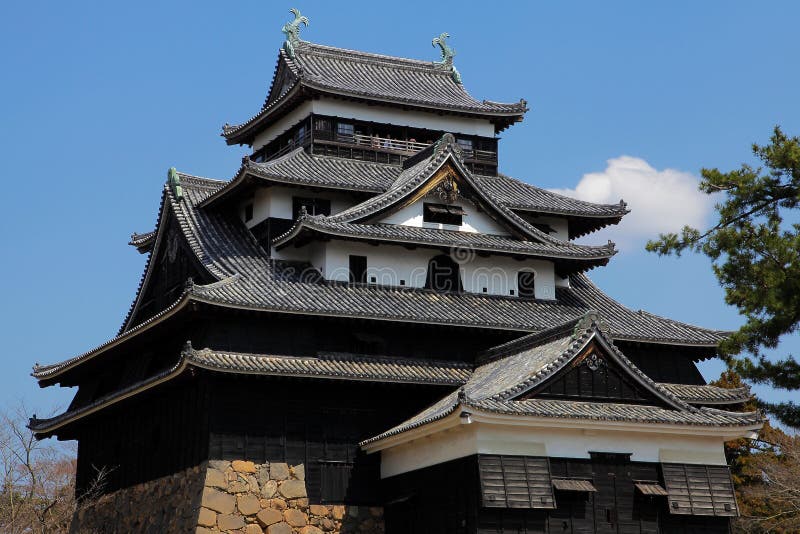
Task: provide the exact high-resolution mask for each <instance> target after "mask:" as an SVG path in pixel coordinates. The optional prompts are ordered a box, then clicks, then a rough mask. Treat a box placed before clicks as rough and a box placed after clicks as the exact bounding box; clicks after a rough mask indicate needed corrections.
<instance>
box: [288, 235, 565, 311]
mask: <svg viewBox="0 0 800 534" xmlns="http://www.w3.org/2000/svg"><path fill="white" fill-rule="evenodd" d="M318 246H319V247H320V248H321V249H323V250H321V251H317V252H314V253H313V254H316V255H317V259H314V260H311V259H310V258H311V256H309V254H311V252H310V251H309V252H306V256H305V258H307V259H309V260H308V261H312V263H313V264H314V265H315V266H319V269H320V272H321V273H322V275H323V276H324V277H325V278H326V279H327V280H337V281H342V282H346V281H348V280H349V273H350V259H349V255H350V254H355V255H360V256H366V257H367V282H370V283H372V278H373V277H374V278H375V283H376V284H379V285H388V286H400V281H401V280H402V281H405V284H404V286H405V287H416V288H422V287H424V286H425V279H426V276H427V272H428V262H429V261H430V259H431V258H433V257H434V256H436V255H438V254H439V252H438V251H436V250H431V249H423V248H418V249H415V250H409V249H407V248H405V247H402V246H395V245H377V246H376V245H369V244H366V243H354V242H349V241H338V240H333V241H329V242H327V243H319V244H318ZM309 247H310V246H307V247H303V248H301V249H299V250H298V249H292V248H291V247H287V248H285V249H283V250H282V251H279V252H278V253H277V254H276V255H275V256H276V257H281V258H286V259H289V256H287V255H291V259H299V257H298V254H301V253H302V251H303V250H304V249H308V248H309ZM462 253H463V255H462ZM453 255H454V258H455V259H457V261H459V262H460V264H461V280H462V283H463V284H464V290H465V291H468V292H470V293H478V294H488V295H502V296H508V295H510V291H511V290H512V289H513V290H514V294H515V295H518V294H519V292H518V290H517V273H518V272H519V271H520V270H533V271H535V272H536V298H540V299H554V298H555V275H554V272H553V264H552V262H549V261H545V260H523V261H517V260H514V259H511V258H507V257H504V256H489V257H486V258H484V257H478V256H475V255H474V254H472V253H471V251H465V250H458V251H454V253H453ZM323 257H324V258H323ZM484 287H485V288H486V292H485V293H484V291H483V288H484Z"/></svg>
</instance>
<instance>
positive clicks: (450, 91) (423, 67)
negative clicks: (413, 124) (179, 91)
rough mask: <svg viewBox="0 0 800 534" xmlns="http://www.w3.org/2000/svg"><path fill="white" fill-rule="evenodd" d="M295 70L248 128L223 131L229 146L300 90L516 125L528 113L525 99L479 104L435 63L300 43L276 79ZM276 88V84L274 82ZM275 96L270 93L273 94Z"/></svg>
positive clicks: (283, 62) (283, 56)
mask: <svg viewBox="0 0 800 534" xmlns="http://www.w3.org/2000/svg"><path fill="white" fill-rule="evenodd" d="M281 69H288V70H289V71H290V73H291V74H290V85H289V86H288V87H286V89H285V90H284V91H283V92H281V93H280V94H276V97H275V98H273V99H272V100H268V101H267V102H265V104H264V106H263V108H262V109H261V111H260V112H259V113H258V114H256V115H255V116H254V117H252V118H250V119H249V120H248V121H246V122H245V123H243V124H239V125H236V126H228V125H226V126H225V127H223V130H222V135H223V136H225V137H226V139H228V142H231V143H239V142H244V141H246V136H247V135H250V136H252V134H253V133H254V131H255V129H256V128H257V127H258V126H259V125H260V124H262V123H263V122H264V120H265V119H266V118H267V117H269V115H270V114H271V113H272V112H273V111H274V110H276V109H279V108H280V107H281V105H282V104H283V102H284V101H286V100H289V99H291V98H292V97H294V96H295V93H297V92H299V91H300V90H306V91H310V92H313V93H318V94H328V95H332V96H341V97H349V98H356V99H360V100H367V101H371V102H377V103H381V104H388V105H394V106H403V107H412V108H417V109H427V110H432V111H434V110H435V111H445V112H449V113H459V114H466V115H470V116H482V117H487V118H491V119H505V120H504V122H505V123H506V124H507V123H512V122H516V121H518V120H521V119H522V116H523V115H524V114H525V112H526V111H527V104H526V102H525V101H524V100H520V101H519V102H516V103H510V104H504V103H499V102H491V101H488V100H482V101H481V100H476V99H475V98H473V97H472V96H471V95H470V94H469V93H468V92H467V91H466V89H464V86H463V85H462V84H459V83H456V82H455V81H454V80H453V79H452V77H451V74H450V70H449V69H447V68H444V67H443V66H442V65H440V64H438V63H436V62H433V61H419V60H414V59H405V58H399V57H392V56H384V55H379V54H370V53H366V52H359V51H355V50H347V49H343V48H334V47H331V46H324V45H318V44H314V43H309V42H305V41H303V42H301V43H299V44H298V45H297V46H295V57H294V58H293V59H291V58H289V57H288V56H287V55H286V52H285V51H283V50H281V51H280V57H279V59H278V68H276V74H277V73H278V72H279V71H280V70H281ZM273 83H275V82H274V81H273ZM272 92H273V91H270V93H272Z"/></svg>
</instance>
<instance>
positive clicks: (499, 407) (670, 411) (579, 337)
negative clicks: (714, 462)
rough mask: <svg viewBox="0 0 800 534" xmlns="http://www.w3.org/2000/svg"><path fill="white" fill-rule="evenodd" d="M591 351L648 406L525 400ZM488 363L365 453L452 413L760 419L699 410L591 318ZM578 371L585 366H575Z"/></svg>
mask: <svg viewBox="0 0 800 534" xmlns="http://www.w3.org/2000/svg"><path fill="white" fill-rule="evenodd" d="M590 344H596V345H598V346H599V347H601V349H602V351H603V354H604V357H607V358H609V359H610V360H611V361H613V362H614V363H615V364H617V365H618V366H619V367H620V368H621V369H623V370H624V371H625V372H626V373H627V374H628V376H629V377H630V378H632V379H633V380H635V381H636V382H637V383H638V384H639V385H640V386H641V387H643V388H645V389H646V390H647V391H648V392H649V393H650V394H651V395H652V399H653V401H654V402H653V403H650V404H642V403H630V404H628V403H623V402H591V401H581V400H561V399H550V398H537V397H536V395H533V396H530V395H526V393H529V392H531V391H535V390H536V389H537V388H539V387H541V386H543V385H544V384H546V383H547V382H548V381H550V380H552V379H553V378H554V377H555V376H556V375H558V373H560V372H561V371H562V370H563V369H565V368H566V367H567V366H569V365H575V364H576V363H577V362H579V360H580V359H581V358H584V357H585V356H586V352H585V349H586V348H587V347H589V346H590ZM488 356H489V357H490V358H491V361H489V362H487V363H485V364H484V365H482V366H480V367H478V368H477V369H476V370H475V372H474V373H473V374H472V376H471V377H470V379H469V380H468V381H467V383H466V384H465V385H464V386H462V387H461V388H460V389H459V390H457V391H454V392H452V393H450V394H449V395H447V396H445V397H444V398H442V399H441V400H440V401H438V402H436V403H434V404H432V405H431V406H429V407H428V408H426V409H425V410H423V411H421V412H420V413H418V414H417V415H415V416H413V417H411V418H409V419H408V420H406V421H404V422H403V423H400V424H399V425H397V426H395V427H393V428H391V429H389V430H387V431H386V432H383V433H381V434H378V435H376V436H374V437H372V438H369V439H367V440H365V441H363V442H362V443H361V445H362V447H367V448H374V447H375V446H376V444H378V443H379V442H383V441H387V440H389V439H390V438H394V437H395V436H400V435H402V434H404V433H406V432H409V431H411V430H414V429H417V428H420V427H423V426H426V425H429V424H431V423H433V422H435V421H438V420H441V419H444V418H446V417H449V416H452V415H453V414H455V413H457V412H468V413H470V414H473V413H484V414H494V415H505V416H511V417H513V418H533V419H539V420H543V419H546V420H576V419H577V420H585V421H593V422H609V423H634V424H644V425H670V426H672V427H675V426H677V427H680V426H685V427H691V426H703V427H722V428H724V427H734V428H737V427H738V428H741V429H756V428H759V427H760V426H761V425H762V424H763V415H762V414H761V413H759V412H744V413H742V412H729V411H724V410H719V409H715V408H706V407H696V406H692V405H691V404H689V403H687V402H686V401H685V400H683V399H682V398H681V397H680V396H678V395H676V394H675V393H674V392H673V391H671V390H670V388H668V387H664V385H662V384H659V383H656V382H654V381H652V380H651V379H650V378H649V377H648V376H647V375H646V374H644V373H643V372H642V371H641V370H639V368H638V367H636V365H634V364H633V362H631V361H630V360H629V359H628V358H627V357H625V355H624V354H623V353H622V352H621V351H620V350H619V349H618V348H617V347H616V346H615V345H614V342H613V340H612V339H611V338H610V337H609V336H608V334H607V326H606V325H605V322H604V321H603V320H602V319H601V318H600V316H599V315H598V314H597V313H596V312H593V311H590V312H588V313H586V314H585V315H584V316H583V317H581V318H579V319H577V320H573V321H569V322H567V323H564V324H562V325H560V326H558V327H556V328H553V329H551V330H548V331H544V332H540V333H536V334H531V335H529V336H525V337H523V338H520V339H519V340H515V341H512V342H510V343H506V344H503V345H501V346H499V347H496V348H495V349H492V350H491V351H489V353H488ZM580 363H581V364H583V363H586V362H580Z"/></svg>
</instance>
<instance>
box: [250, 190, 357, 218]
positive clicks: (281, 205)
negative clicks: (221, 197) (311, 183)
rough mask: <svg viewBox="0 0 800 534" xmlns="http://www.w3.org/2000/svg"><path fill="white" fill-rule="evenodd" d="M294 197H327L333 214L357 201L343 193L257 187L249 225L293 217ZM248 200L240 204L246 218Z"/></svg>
mask: <svg viewBox="0 0 800 534" xmlns="http://www.w3.org/2000/svg"><path fill="white" fill-rule="evenodd" d="M292 197H303V198H326V199H328V200H330V201H331V215H333V214H335V213H339V212H340V211H344V210H346V209H347V208H349V207H351V206H353V205H354V204H355V201H353V200H352V199H351V198H350V197H348V196H347V195H346V194H343V193H316V192H313V191H310V190H308V189H301V188H296V187H283V186H272V187H262V188H260V189H256V191H255V193H254V194H253V218H252V219H251V220H250V221H248V222H247V223H246V224H247V227H248V228H252V227H253V226H255V225H257V224H258V223H260V222H261V221H263V220H264V219H267V218H268V217H278V218H281V219H291V218H292V207H293V202H292ZM248 202H249V200H248V201H245V202H242V203H241V205H240V208H239V209H240V212H239V213H240V215H241V216H242V218H244V206H245V204H247V203H248Z"/></svg>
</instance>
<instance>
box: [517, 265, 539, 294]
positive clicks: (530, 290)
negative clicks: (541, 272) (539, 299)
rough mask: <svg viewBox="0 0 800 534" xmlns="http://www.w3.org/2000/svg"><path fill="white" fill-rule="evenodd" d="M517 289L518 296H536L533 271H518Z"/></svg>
mask: <svg viewBox="0 0 800 534" xmlns="http://www.w3.org/2000/svg"><path fill="white" fill-rule="evenodd" d="M517 290H518V291H519V296H520V297H527V298H534V297H535V296H536V273H535V272H533V271H520V272H518V273H517Z"/></svg>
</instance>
